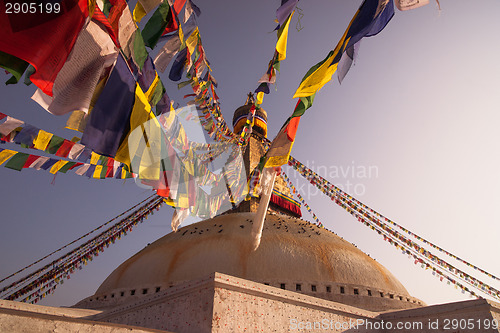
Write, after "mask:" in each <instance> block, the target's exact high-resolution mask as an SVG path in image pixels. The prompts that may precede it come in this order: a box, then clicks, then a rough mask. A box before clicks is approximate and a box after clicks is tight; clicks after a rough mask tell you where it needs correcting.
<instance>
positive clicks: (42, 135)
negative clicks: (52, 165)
mask: <svg viewBox="0 0 500 333" xmlns="http://www.w3.org/2000/svg"><path fill="white" fill-rule="evenodd" d="M52 136H53V134H52V133H48V132H45V131H44V130H40V132H38V135H37V136H36V139H35V140H34V141H33V144H34V145H35V149H39V150H45V149H47V146H48V145H49V142H50V139H52Z"/></svg>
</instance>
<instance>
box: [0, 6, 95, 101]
mask: <svg viewBox="0 0 500 333" xmlns="http://www.w3.org/2000/svg"><path fill="white" fill-rule="evenodd" d="M12 2H14V1H12ZM21 3H23V2H21ZM33 4H34V5H36V13H33V14H30V13H25V14H23V13H19V14H16V13H14V11H12V9H11V11H12V12H11V13H8V12H7V7H6V2H4V1H0V31H2V33H1V34H0V51H3V52H5V53H8V54H10V55H13V56H15V57H17V58H20V59H23V60H24V61H27V62H29V63H30V64H32V65H33V66H34V67H35V69H36V72H35V73H34V74H32V75H31V77H30V80H31V82H33V83H34V84H35V85H36V86H37V87H39V88H40V89H41V90H42V91H43V92H44V93H45V94H47V95H49V96H52V86H53V85H54V80H55V78H56V76H57V73H58V72H59V70H60V69H61V68H62V66H63V65H64V63H65V62H66V59H67V58H68V55H69V53H70V52H71V49H72V48H73V45H74V44H75V41H76V38H77V37H78V34H79V33H80V30H81V29H82V27H83V24H84V22H85V19H86V18H87V17H88V11H89V10H88V0H65V1H61V2H60V3H54V4H52V3H49V2H41V6H39V5H38V4H37V3H33ZM56 4H57V5H59V7H56ZM49 5H50V6H51V7H50V8H51V9H52V10H51V12H50V13H48V12H49V10H48V8H49V7H48V6H49ZM40 8H42V9H43V13H42V10H40ZM56 8H59V9H60V10H59V11H56V10H55V9H56Z"/></svg>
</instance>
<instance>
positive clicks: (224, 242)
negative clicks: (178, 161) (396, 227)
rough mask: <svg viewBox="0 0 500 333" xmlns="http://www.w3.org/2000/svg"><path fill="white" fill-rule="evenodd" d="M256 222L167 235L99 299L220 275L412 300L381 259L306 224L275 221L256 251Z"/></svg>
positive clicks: (228, 220)
mask: <svg viewBox="0 0 500 333" xmlns="http://www.w3.org/2000/svg"><path fill="white" fill-rule="evenodd" d="M253 217H254V213H232V214H226V215H221V216H217V217H215V218H212V219H209V220H205V221H201V222H198V223H196V224H192V225H188V226H185V227H183V228H181V229H179V230H178V231H177V232H176V233H170V234H167V235H166V236H164V237H162V238H160V239H158V240H157V241H156V242H154V243H152V244H150V245H149V246H147V247H146V248H144V249H143V250H141V251H140V252H138V253H137V254H135V255H134V256H133V257H131V258H130V259H128V260H127V261H125V262H124V263H123V264H121V265H120V266H119V267H118V268H117V269H116V270H115V271H114V272H113V273H111V275H109V277H108V278H107V279H106V280H105V281H104V282H103V283H102V285H101V286H100V287H99V289H98V290H97V292H96V295H102V294H107V293H110V292H116V291H120V290H130V289H139V288H146V287H155V286H161V287H162V289H163V288H164V287H169V286H172V285H175V284H177V283H181V282H185V281H189V280H194V279H199V278H203V277H205V276H207V275H209V274H211V273H213V272H220V273H225V274H229V275H233V276H237V277H241V278H244V279H247V280H252V281H256V282H260V283H267V284H270V285H277V286H280V285H281V286H282V287H283V286H284V284H285V283H286V284H287V285H288V286H291V285H293V288H295V284H299V283H304V284H306V283H313V284H315V285H318V286H322V285H325V286H327V285H329V286H330V289H331V288H332V287H331V286H332V285H333V286H334V288H337V287H336V286H338V285H340V286H342V285H346V288H351V289H352V288H360V289H359V290H364V291H366V290H367V289H368V290H370V291H369V292H368V293H369V295H370V296H371V295H372V291H371V290H373V294H377V296H378V293H379V292H380V296H382V295H383V294H385V295H386V296H385V297H388V295H389V294H391V298H394V295H396V298H399V299H402V297H405V299H406V297H410V296H409V294H408V292H407V291H406V289H405V288H404V287H403V285H402V284H401V283H400V282H399V281H398V280H397V279H396V278H395V277H394V276H393V275H392V274H391V273H390V272H389V271H388V270H387V269H386V268H385V267H383V266H382V265H380V264H379V263H378V262H376V261H375V260H374V259H372V258H370V257H369V256H368V255H366V254H365V253H363V252H362V251H361V250H359V249H358V248H356V247H355V246H353V245H352V244H350V243H349V242H347V241H345V240H344V239H342V238H340V237H338V236H337V235H335V234H334V233H332V232H330V231H328V230H325V229H322V228H319V227H317V226H316V225H314V224H312V223H310V222H307V221H304V220H301V219H298V218H294V217H290V216H286V215H281V214H268V215H267V217H266V221H265V224H264V230H263V234H262V241H261V244H260V246H259V248H258V249H257V250H256V251H255V252H253V251H252V250H251V247H250V244H251V242H250V231H251V228H252V218H253ZM352 286H354V287H352ZM315 288H316V287H315ZM318 288H319V287H318ZM363 288H364V289H363ZM293 290H295V289H293ZM352 290H354V293H355V294H356V289H352ZM359 290H358V293H360V294H361V292H360V291H359ZM380 296H379V297H377V299H379V300H380ZM382 297H384V296H382ZM375 298H376V297H373V299H374V300H375ZM408 300H409V298H408Z"/></svg>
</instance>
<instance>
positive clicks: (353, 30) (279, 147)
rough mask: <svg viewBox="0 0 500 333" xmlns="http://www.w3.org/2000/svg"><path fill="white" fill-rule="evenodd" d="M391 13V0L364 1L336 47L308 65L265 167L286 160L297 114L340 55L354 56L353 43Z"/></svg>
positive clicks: (374, 31)
mask: <svg viewBox="0 0 500 333" xmlns="http://www.w3.org/2000/svg"><path fill="white" fill-rule="evenodd" d="M393 15H394V3H393V0H365V1H363V3H362V4H361V6H360V8H359V9H358V11H357V12H356V14H355V15H354V17H353V18H352V20H351V22H350V23H349V26H348V28H347V30H346V31H345V33H344V35H343V36H342V38H341V39H340V41H339V42H338V44H337V46H336V47H335V49H334V50H332V51H330V53H329V54H328V55H327V56H326V58H325V59H323V60H322V61H320V62H319V63H317V64H316V65H314V66H313V67H311V68H310V69H309V71H308V72H307V73H306V75H305V76H304V78H303V79H302V82H301V83H300V85H299V88H298V89H297V91H296V92H295V94H294V96H293V97H294V98H296V97H299V98H300V99H299V101H298V102H297V105H296V107H295V110H294V112H293V114H292V116H291V117H290V118H288V119H287V121H286V122H285V125H284V126H283V127H282V129H281V130H280V132H279V133H278V135H277V136H276V138H275V139H274V140H273V142H272V143H271V147H270V149H269V151H268V153H267V160H266V163H265V167H266V168H268V167H276V166H280V165H283V164H285V163H287V161H288V157H289V156H290V151H291V149H292V146H293V143H294V140H295V135H296V132H297V127H298V125H299V122H300V117H301V116H302V115H303V114H304V112H305V111H306V110H307V109H308V108H310V107H311V105H312V102H313V100H314V96H315V95H316V92H317V91H318V90H320V89H321V88H322V87H323V86H324V85H325V84H326V83H328V82H329V81H330V80H331V78H332V75H333V74H334V73H335V71H336V70H337V66H338V64H339V61H340V60H341V57H342V54H343V53H344V52H345V51H346V50H349V51H348V53H349V54H351V55H353V57H354V51H355V46H356V44H357V43H358V42H359V41H360V40H361V39H362V38H363V37H369V36H374V35H376V34H378V33H379V32H380V31H381V30H382V29H383V28H384V27H385V26H386V25H387V23H388V22H389V21H390V20H391V18H392V16H393ZM351 63H352V61H351V62H350V63H349V62H345V63H344V64H343V68H342V74H341V75H343V76H345V74H346V73H347V71H348V69H349V68H348V67H345V66H347V65H349V66H350V64H351ZM343 76H342V77H343Z"/></svg>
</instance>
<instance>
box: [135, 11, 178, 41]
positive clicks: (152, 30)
mask: <svg viewBox="0 0 500 333" xmlns="http://www.w3.org/2000/svg"><path fill="white" fill-rule="evenodd" d="M171 19H172V12H171V10H170V6H169V5H168V3H167V2H163V3H161V4H160V6H158V8H157V9H156V11H155V12H154V13H153V16H151V18H150V19H149V21H148V23H146V26H145V27H144V29H143V30H142V38H143V39H144V44H145V45H146V46H147V47H149V48H151V49H154V47H155V46H156V43H158V40H159V39H160V37H161V35H162V34H163V31H165V28H166V27H167V25H168V23H169V21H170V20H171Z"/></svg>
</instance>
